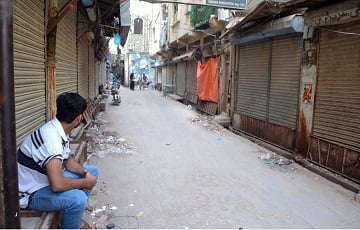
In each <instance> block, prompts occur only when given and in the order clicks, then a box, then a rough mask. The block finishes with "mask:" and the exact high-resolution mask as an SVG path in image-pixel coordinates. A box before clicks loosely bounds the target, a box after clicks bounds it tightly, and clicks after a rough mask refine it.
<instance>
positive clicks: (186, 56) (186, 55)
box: [172, 50, 194, 62]
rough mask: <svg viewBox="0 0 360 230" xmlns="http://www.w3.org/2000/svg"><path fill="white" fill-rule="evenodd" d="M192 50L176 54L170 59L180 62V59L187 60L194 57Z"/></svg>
mask: <svg viewBox="0 0 360 230" xmlns="http://www.w3.org/2000/svg"><path fill="white" fill-rule="evenodd" d="M193 54H194V50H192V51H189V52H186V53H184V54H181V55H179V56H176V57H174V58H173V59H172V61H173V62H180V61H189V60H191V59H193V57H194V55H193Z"/></svg>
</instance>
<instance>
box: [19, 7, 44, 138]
mask: <svg viewBox="0 0 360 230" xmlns="http://www.w3.org/2000/svg"><path fill="white" fill-rule="evenodd" d="M44 25H45V19H44V2H43V1H21V0H16V1H14V17H13V26H14V29H13V36H14V72H15V79H14V83H15V113H16V141H17V144H20V142H21V141H22V140H23V139H24V138H25V137H26V136H27V135H28V134H30V133H31V132H32V131H33V130H35V129H36V128H37V127H38V126H40V125H42V124H43V123H45V121H46V91H44V89H46V81H45V80H46V77H45V50H44V47H45V27H44Z"/></svg>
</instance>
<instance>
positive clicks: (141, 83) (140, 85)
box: [138, 74, 143, 90]
mask: <svg viewBox="0 0 360 230" xmlns="http://www.w3.org/2000/svg"><path fill="white" fill-rule="evenodd" d="M138 85H139V90H142V85H143V78H142V75H141V74H139V77H138Z"/></svg>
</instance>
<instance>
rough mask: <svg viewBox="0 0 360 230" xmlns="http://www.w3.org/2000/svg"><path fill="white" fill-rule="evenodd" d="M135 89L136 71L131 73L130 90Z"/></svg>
mask: <svg viewBox="0 0 360 230" xmlns="http://www.w3.org/2000/svg"><path fill="white" fill-rule="evenodd" d="M134 89H135V76H134V73H131V74H130V90H134Z"/></svg>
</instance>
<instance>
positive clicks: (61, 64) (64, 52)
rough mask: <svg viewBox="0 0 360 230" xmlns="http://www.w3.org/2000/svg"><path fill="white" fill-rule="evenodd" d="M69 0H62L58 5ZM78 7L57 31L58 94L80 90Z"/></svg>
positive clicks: (65, 18) (70, 12) (64, 19)
mask: <svg viewBox="0 0 360 230" xmlns="http://www.w3.org/2000/svg"><path fill="white" fill-rule="evenodd" d="M67 2H68V1H66V0H61V1H59V2H58V6H59V7H62V6H64V5H65V4H66V3H67ZM76 48H77V47H76V7H75V8H74V9H73V10H71V11H69V12H68V13H67V14H66V15H65V17H64V18H63V19H62V20H61V21H60V22H59V24H58V26H57V32H56V94H57V95H59V94H61V93H63V92H78V79H77V60H76V57H77V54H76V53H77V49H76Z"/></svg>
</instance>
